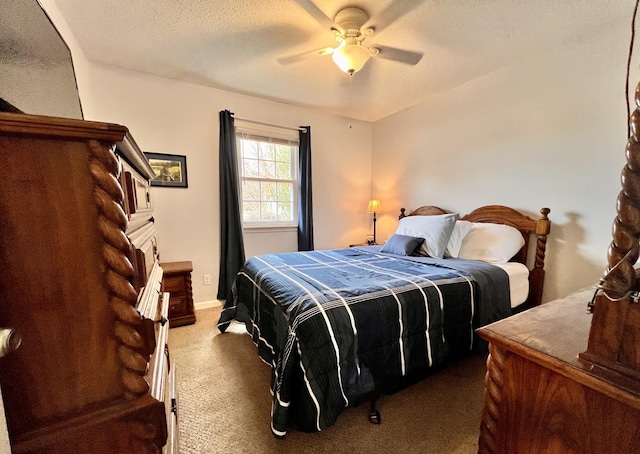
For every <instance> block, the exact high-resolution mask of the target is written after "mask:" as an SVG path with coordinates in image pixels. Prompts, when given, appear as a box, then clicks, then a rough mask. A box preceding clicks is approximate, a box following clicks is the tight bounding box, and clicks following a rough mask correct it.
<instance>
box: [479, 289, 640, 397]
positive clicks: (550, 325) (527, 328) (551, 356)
mask: <svg viewBox="0 0 640 454" xmlns="http://www.w3.org/2000/svg"><path fill="white" fill-rule="evenodd" d="M594 291H595V287H590V288H586V289H583V290H580V291H578V292H576V293H573V294H571V295H569V296H568V297H566V298H562V299H558V300H555V301H551V302H549V303H545V304H542V305H540V306H538V307H534V308H533V309H530V310H528V311H525V312H521V313H520V314H516V315H514V316H511V317H509V318H506V319H504V320H500V321H498V322H495V323H492V324H490V325H487V326H485V327H483V328H480V329H478V331H477V332H478V335H480V337H482V338H483V339H485V340H487V341H489V342H490V343H492V344H494V345H496V346H499V347H501V348H503V349H505V350H507V351H510V352H513V353H516V354H518V355H520V356H522V357H524V358H526V359H528V360H529V361H532V362H535V363H537V364H540V365H542V366H544V367H546V368H548V369H551V370H554V371H555V372H557V373H560V374H562V375H565V376H567V377H570V378H572V379H573V380H575V381H578V382H580V383H582V384H583V385H585V386H588V387H590V388H593V389H596V390H598V391H600V392H603V393H605V394H607V395H610V396H611V397H614V398H617V399H619V400H620V399H621V400H624V401H625V402H626V403H628V404H631V405H632V406H634V407H636V408H638V409H640V383H639V382H638V381H637V380H634V379H632V378H629V377H626V376H623V375H620V374H616V373H611V372H607V371H604V370H602V369H600V368H598V367H597V366H596V367H594V366H592V365H591V364H587V363H586V362H584V361H582V360H581V359H579V358H578V354H580V353H582V352H584V351H585V350H586V349H587V342H588V340H589V329H590V327H591V314H589V313H587V303H589V301H591V298H592V297H593V293H594ZM629 400H631V401H632V402H629Z"/></svg>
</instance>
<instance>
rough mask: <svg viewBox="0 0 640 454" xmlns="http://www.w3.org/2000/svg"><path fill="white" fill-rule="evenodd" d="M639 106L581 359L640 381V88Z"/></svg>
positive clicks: (639, 87) (638, 92)
mask: <svg viewBox="0 0 640 454" xmlns="http://www.w3.org/2000/svg"><path fill="white" fill-rule="evenodd" d="M635 102H636V109H635V110H634V112H633V114H632V115H631V117H630V119H629V122H630V126H631V128H630V135H629V138H628V140H627V147H626V156H627V164H626V165H625V166H624V168H623V169H622V190H621V191H620V194H619V195H618V200H617V213H618V214H617V216H616V218H615V220H614V223H613V240H612V242H611V244H610V246H609V250H608V254H607V256H608V266H607V270H606V272H605V276H604V277H603V278H602V280H601V281H600V284H599V286H598V290H597V292H596V295H595V298H594V300H593V301H592V304H591V306H590V308H591V310H592V312H593V318H592V320H591V329H590V331H589V344H588V346H587V350H586V351H585V352H583V353H581V354H580V355H579V357H580V358H581V359H583V360H585V361H587V362H588V363H591V364H592V365H594V366H598V367H600V368H604V369H605V372H606V370H609V371H614V372H618V373H622V374H624V375H627V376H631V377H635V378H637V379H640V303H639V302H638V301H639V299H640V292H638V282H639V281H640V280H639V279H638V277H637V276H636V270H635V269H634V265H635V263H636V261H637V260H638V253H639V251H640V244H639V243H638V241H639V239H640V208H638V207H640V143H639V137H640V110H639V109H640V84H638V85H637V86H636V92H635ZM598 367H596V368H595V370H598Z"/></svg>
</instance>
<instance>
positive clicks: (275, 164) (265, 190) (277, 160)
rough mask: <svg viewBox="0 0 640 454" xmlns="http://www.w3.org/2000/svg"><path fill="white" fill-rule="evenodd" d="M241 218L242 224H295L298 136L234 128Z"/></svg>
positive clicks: (266, 225) (255, 225)
mask: <svg viewBox="0 0 640 454" xmlns="http://www.w3.org/2000/svg"><path fill="white" fill-rule="evenodd" d="M236 140H237V144H238V159H239V161H240V162H239V174H240V199H241V211H242V221H243V224H244V225H245V226H246V227H271V226H274V227H275V226H297V224H298V214H297V211H298V204H297V198H298V137H297V134H295V137H294V136H293V135H292V136H291V137H286V135H285V136H283V135H282V134H279V135H278V136H275V135H274V134H273V133H272V134H269V132H265V131H264V130H260V131H256V130H251V129H248V128H246V127H237V128H236Z"/></svg>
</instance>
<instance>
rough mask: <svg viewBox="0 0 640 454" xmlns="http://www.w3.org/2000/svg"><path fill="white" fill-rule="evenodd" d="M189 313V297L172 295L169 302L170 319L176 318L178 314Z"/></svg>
mask: <svg viewBox="0 0 640 454" xmlns="http://www.w3.org/2000/svg"><path fill="white" fill-rule="evenodd" d="M186 313H187V298H186V296H184V295H183V296H172V297H171V302H170V303H169V320H171V318H176V317H177V316H180V315H184V314H186Z"/></svg>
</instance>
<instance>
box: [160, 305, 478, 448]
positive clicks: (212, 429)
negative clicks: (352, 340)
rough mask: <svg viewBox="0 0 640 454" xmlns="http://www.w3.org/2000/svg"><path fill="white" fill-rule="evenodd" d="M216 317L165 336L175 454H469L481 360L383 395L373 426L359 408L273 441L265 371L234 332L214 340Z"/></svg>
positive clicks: (201, 315)
mask: <svg viewBox="0 0 640 454" xmlns="http://www.w3.org/2000/svg"><path fill="white" fill-rule="evenodd" d="M219 314H220V309H219V308H214V309H205V310H201V311H198V312H197V313H196V316H197V322H196V324H194V325H189V326H183V327H178V328H173V329H171V330H169V345H170V351H171V361H172V362H173V364H175V365H176V367H177V369H176V371H177V376H178V398H179V404H178V405H179V408H178V412H179V413H178V419H179V425H180V452H181V453H186V454H190V453H194V454H195V453H197V454H207V453H246V452H251V453H272V452H273V453H289V452H291V453H294V452H295V453H301V452H305V453H350V454H355V453H369V454H371V453H391V452H395V453H428V454H438V453H447V454H451V453H453V454H471V453H476V451H477V439H478V433H479V426H480V413H481V409H482V393H483V389H484V382H483V380H484V372H485V364H484V362H485V358H484V357H483V356H482V355H480V356H473V357H470V358H468V359H466V360H464V361H463V362H461V363H459V364H455V365H453V366H451V367H449V368H448V369H446V370H444V371H441V372H438V373H436V374H434V375H432V376H430V377H428V378H426V379H424V380H422V381H421V382H419V383H417V384H415V385H412V386H410V387H408V388H406V389H404V390H402V391H400V392H397V393H395V394H392V395H383V396H382V397H381V398H380V400H379V401H378V409H379V410H380V413H381V415H382V418H381V419H382V424H380V425H374V424H371V423H370V422H369V419H368V416H367V414H368V410H369V405H368V403H365V404H363V405H360V406H359V407H353V408H347V409H346V410H345V411H344V412H343V413H342V415H340V417H339V418H338V421H337V423H336V424H335V425H334V426H333V427H330V428H328V429H325V430H324V431H322V432H318V433H311V434H308V433H302V432H296V431H289V433H288V434H287V436H286V438H285V439H284V440H278V439H275V438H274V437H273V435H271V430H270V428H269V422H270V417H269V414H270V408H271V394H270V393H269V380H270V371H269V367H268V366H267V365H266V364H265V363H263V362H262V361H261V360H260V359H259V358H258V355H257V352H256V347H255V345H254V344H253V343H252V342H251V338H250V337H249V336H248V335H247V334H246V333H244V334H243V331H242V329H241V328H242V326H241V325H236V326H234V327H233V330H232V331H233V332H227V333H225V334H220V333H219V332H218V330H217V329H216V328H215V326H216V323H217V321H218V317H219Z"/></svg>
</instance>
